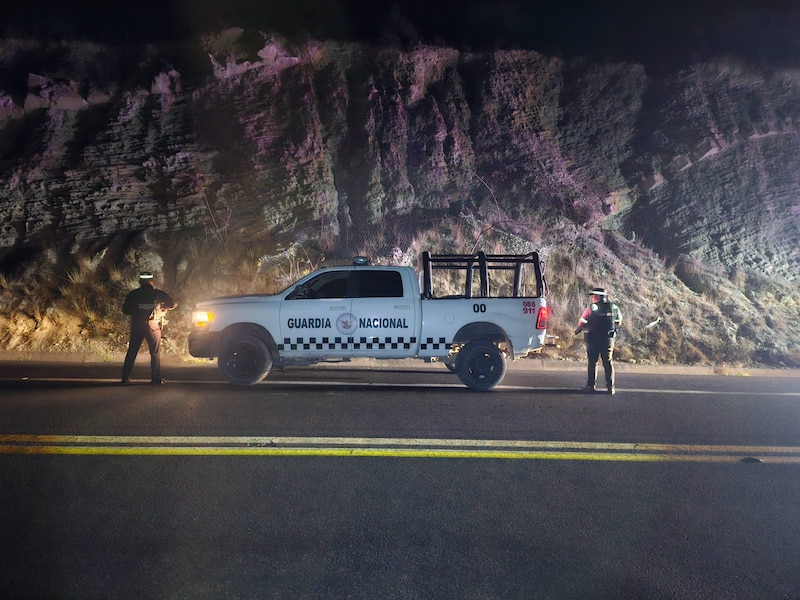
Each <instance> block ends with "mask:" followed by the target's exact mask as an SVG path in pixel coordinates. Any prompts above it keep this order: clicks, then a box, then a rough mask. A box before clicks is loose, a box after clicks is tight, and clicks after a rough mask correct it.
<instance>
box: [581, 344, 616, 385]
mask: <svg viewBox="0 0 800 600" xmlns="http://www.w3.org/2000/svg"><path fill="white" fill-rule="evenodd" d="M613 354H614V339H613V338H600V339H591V338H587V340H586V357H587V358H588V359H589V369H588V373H587V378H586V385H587V386H589V387H594V385H595V383H596V381H597V360H598V359H600V360H601V361H603V369H604V370H605V373H606V387H608V389H611V388H612V387H614V359H613Z"/></svg>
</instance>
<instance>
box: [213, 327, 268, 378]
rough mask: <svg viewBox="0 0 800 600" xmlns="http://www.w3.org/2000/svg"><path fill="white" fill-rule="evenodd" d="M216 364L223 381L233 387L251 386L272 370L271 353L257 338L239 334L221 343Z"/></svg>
mask: <svg viewBox="0 0 800 600" xmlns="http://www.w3.org/2000/svg"><path fill="white" fill-rule="evenodd" d="M217 364H218V365H219V370H220V371H221V372H222V375H223V376H224V377H225V379H227V380H228V381H229V382H230V383H232V384H233V385H253V384H256V383H258V382H259V381H261V380H262V379H264V377H266V376H267V374H268V373H269V372H270V370H271V369H272V353H271V352H270V351H269V348H268V347H267V345H266V344H265V343H264V342H263V341H262V340H260V339H259V338H257V337H255V336H253V335H247V334H240V335H236V336H232V337H230V338H228V339H226V340H225V341H224V342H223V343H222V347H221V348H220V352H219V357H218V358H217Z"/></svg>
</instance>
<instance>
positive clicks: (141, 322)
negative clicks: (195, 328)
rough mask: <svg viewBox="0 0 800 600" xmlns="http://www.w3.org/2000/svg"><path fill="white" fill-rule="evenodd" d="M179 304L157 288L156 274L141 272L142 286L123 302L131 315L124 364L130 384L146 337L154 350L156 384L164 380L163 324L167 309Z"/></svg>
mask: <svg viewBox="0 0 800 600" xmlns="http://www.w3.org/2000/svg"><path fill="white" fill-rule="evenodd" d="M176 306H178V303H177V302H175V300H173V299H172V297H171V296H170V295H169V294H167V293H166V292H164V291H162V290H157V289H155V288H154V287H153V274H152V273H140V274H139V287H138V288H137V289H135V290H133V291H131V292H130V293H128V295H127V296H125V302H123V304H122V312H123V313H124V314H126V315H129V316H130V318H131V335H130V340H129V341H128V353H127V354H126V355H125V363H124V364H123V365H122V384H123V385H126V384H128V383H130V378H131V371H133V363H134V362H135V361H136V355H137V354H138V353H139V347H140V346H141V345H142V340H147V347H148V348H149V350H150V381H151V382H152V383H153V384H156V385H160V384H162V383H164V380H163V379H161V354H160V351H161V327H162V326H163V317H164V314H165V313H166V311H167V310H170V309H173V308H175V307H176Z"/></svg>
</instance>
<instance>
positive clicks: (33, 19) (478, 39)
mask: <svg viewBox="0 0 800 600" xmlns="http://www.w3.org/2000/svg"><path fill="white" fill-rule="evenodd" d="M798 4H799V3H797V2H790V1H786V0H784V1H777V0H760V1H758V2H755V1H753V0H728V1H717V0H714V1H711V0H706V1H703V0H697V1H689V0H676V1H672V2H663V3H655V4H654V3H651V2H639V1H634V0H624V1H618V2H609V1H606V0H580V1H573V2H553V1H537V0H527V1H525V0H500V1H496V2H486V1H484V0H464V1H461V2H445V1H442V0H402V1H399V2H387V3H384V2H375V1H373V0H291V1H280V2H276V1H271V0H225V1H220V0H165V1H160V2H159V1H156V0H142V1H138V2H127V3H117V2H108V1H107V0H76V1H73V2H59V3H51V2H41V1H40V2H15V3H14V4H12V5H11V6H9V7H7V8H5V9H4V15H3V21H4V25H3V26H2V27H3V31H2V33H4V34H5V35H6V36H11V35H34V36H37V37H40V38H52V39H90V40H95V41H98V42H104V43H113V44H138V43H143V42H156V41H164V40H172V39H181V38H186V37H192V36H196V35H197V34H199V33H203V32H207V31H218V30H219V29H220V28H223V27H230V26H241V27H256V28H260V29H262V30H265V31H270V32H276V33H281V34H284V35H287V36H304V35H310V36H312V37H315V38H318V39H336V40H352V41H374V42H386V41H394V42H400V43H403V44H410V43H415V42H418V41H423V42H427V43H434V44H446V45H449V46H453V47H456V48H460V49H465V50H486V49H493V48H524V49H532V50H538V51H541V52H545V53H548V54H555V55H562V56H577V55H579V56H583V55H588V56H593V57H595V58H607V59H611V60H637V61H641V62H645V63H665V62H666V63H676V62H678V63H680V62H686V61H694V60H700V59H705V58H708V57H709V56H718V55H721V54H734V55H736V56H739V57H742V58H748V59H752V60H758V61H765V62H772V63H774V62H776V61H779V62H780V61H791V60H794V59H797V58H798V56H800V36H797V35H796V32H797V30H798V26H799V25H800V5H798Z"/></svg>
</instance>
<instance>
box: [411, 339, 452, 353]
mask: <svg viewBox="0 0 800 600" xmlns="http://www.w3.org/2000/svg"><path fill="white" fill-rule="evenodd" d="M450 346H451V344H449V343H448V342H447V340H445V338H443V337H440V338H438V339H435V340H434V338H426V339H425V341H424V342H422V344H420V346H419V349H420V351H422V352H424V351H425V350H450Z"/></svg>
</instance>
